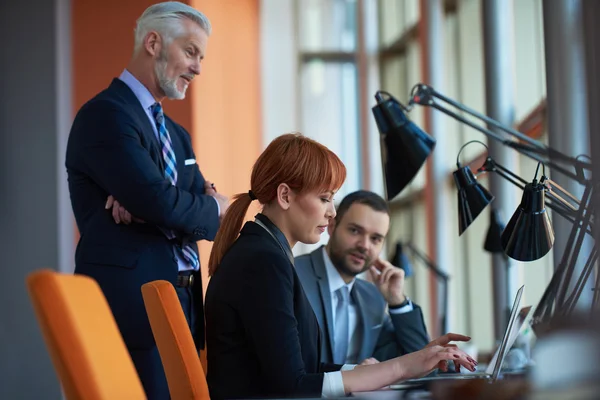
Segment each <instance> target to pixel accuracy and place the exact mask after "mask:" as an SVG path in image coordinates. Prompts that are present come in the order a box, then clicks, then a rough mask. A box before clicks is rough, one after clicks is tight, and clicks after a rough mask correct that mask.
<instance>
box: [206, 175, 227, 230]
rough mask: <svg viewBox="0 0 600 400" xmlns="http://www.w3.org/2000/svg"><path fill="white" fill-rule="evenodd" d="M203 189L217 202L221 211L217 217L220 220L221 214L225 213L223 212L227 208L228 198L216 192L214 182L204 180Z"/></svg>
mask: <svg viewBox="0 0 600 400" xmlns="http://www.w3.org/2000/svg"><path fill="white" fill-rule="evenodd" d="M204 190H205V193H206V194H207V195H209V196H212V197H214V198H215V199H216V200H217V202H218V203H219V208H220V211H221V213H220V214H219V219H221V220H222V219H223V216H224V215H225V212H226V211H227V209H228V208H229V198H228V197H227V196H223V195H222V194H220V193H217V188H216V187H215V184H214V183H212V182H210V181H206V182H204Z"/></svg>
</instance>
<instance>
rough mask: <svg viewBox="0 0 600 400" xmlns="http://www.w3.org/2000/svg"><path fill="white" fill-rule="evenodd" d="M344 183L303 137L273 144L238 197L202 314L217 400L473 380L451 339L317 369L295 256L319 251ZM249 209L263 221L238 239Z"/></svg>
mask: <svg viewBox="0 0 600 400" xmlns="http://www.w3.org/2000/svg"><path fill="white" fill-rule="evenodd" d="M345 178H346V168H345V166H344V164H343V163H342V162H341V161H340V159H339V158H338V157H337V156H336V155H335V154H334V153H333V152H332V151H330V150H329V149H327V148H326V147H325V146H323V145H321V144H319V143H317V142H315V141H314V140H311V139H309V138H306V137H304V136H302V135H299V134H287V135H283V136H280V137H278V138H276V139H275V140H273V142H271V144H270V145H269V146H268V147H267V148H266V149H265V151H264V152H263V153H262V154H261V156H260V157H259V158H258V160H257V161H256V163H255V164H254V167H253V169H252V176H251V184H250V187H251V190H250V191H249V192H247V193H243V194H238V195H237V196H235V200H234V201H233V203H232V204H231V206H230V207H229V209H228V211H227V213H226V215H225V218H224V220H223V222H222V224H221V228H220V230H219V232H218V233H217V237H216V238H215V243H214V246H213V251H212V253H211V255H210V261H209V267H208V268H209V273H210V274H211V275H212V278H211V280H210V283H209V285H208V291H207V293H206V305H205V309H206V310H205V313H206V332H207V351H208V377H207V378H208V385H209V388H210V394H211V398H212V399H213V400H215V399H223V398H226V399H229V398H251V397H254V398H256V397H260V398H266V397H321V396H324V397H329V396H335V397H337V396H344V395H345V394H347V393H350V392H354V391H366V390H375V389H378V388H381V387H384V386H386V385H389V384H391V383H393V382H396V381H398V380H402V379H408V378H415V377H419V376H423V375H426V374H428V373H429V372H431V371H432V370H434V369H435V368H437V367H441V368H444V367H445V365H446V360H452V361H455V362H457V363H459V364H460V365H463V366H465V367H466V368H468V369H470V370H474V361H473V360H472V359H471V358H470V357H468V356H467V355H466V354H465V353H463V352H461V351H460V350H458V349H457V348H456V347H451V346H448V347H446V346H443V345H444V344H447V343H448V340H447V337H442V338H441V339H438V341H435V342H432V345H430V346H428V347H427V348H425V349H423V350H420V351H417V352H414V353H411V354H408V355H405V356H402V357H398V358H395V359H392V360H389V361H385V362H382V363H379V364H374V365H366V366H361V367H358V368H355V369H353V370H344V371H340V369H341V368H342V366H341V365H326V364H322V363H321V362H320V330H319V326H318V323H317V320H316V318H315V315H314V313H313V310H312V308H311V306H310V303H309V302H308V299H307V298H306V296H305V294H304V291H303V289H302V285H301V283H300V281H299V280H298V276H297V275H296V272H295V270H294V257H293V255H292V248H293V247H294V245H295V244H296V243H297V242H303V243H316V242H318V241H319V238H320V236H321V234H322V233H323V232H324V231H325V229H326V228H327V225H328V223H329V220H330V219H331V218H333V217H335V208H334V205H333V196H334V194H335V192H336V191H337V190H338V189H339V188H340V186H342V183H343V182H344V180H345ZM253 200H258V201H259V202H260V204H262V205H263V210H262V213H260V214H258V215H256V217H255V218H256V219H255V220H254V222H247V223H246V224H245V225H244V227H243V228H242V229H241V231H240V228H241V227H242V222H243V220H244V217H245V214H246V212H247V210H248V207H249V206H250V203H251V202H252V201H253ZM238 235H239V237H238ZM458 336H460V335H458ZM461 338H464V337H459V340H460V339H461ZM452 339H454V340H456V339H455V337H453V338H452ZM438 343H441V344H442V345H438Z"/></svg>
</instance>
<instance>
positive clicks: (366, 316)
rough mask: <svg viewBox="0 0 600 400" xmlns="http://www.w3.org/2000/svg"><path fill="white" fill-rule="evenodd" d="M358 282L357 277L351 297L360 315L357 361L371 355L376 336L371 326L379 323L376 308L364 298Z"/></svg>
mask: <svg viewBox="0 0 600 400" xmlns="http://www.w3.org/2000/svg"><path fill="white" fill-rule="evenodd" d="M360 283H361V282H359V280H358V279H357V280H356V281H355V283H354V288H352V297H353V300H354V304H355V305H356V309H357V311H358V314H359V317H360V323H359V324H358V327H357V329H360V331H361V338H362V340H361V344H360V351H359V355H358V362H361V361H362V360H364V359H365V358H368V357H371V356H372V355H373V351H374V349H375V345H376V341H377V336H376V335H374V332H373V329H372V328H373V327H375V326H377V324H380V323H381V321H378V320H377V314H378V312H377V309H376V308H373V309H372V307H373V305H372V304H369V301H368V300H367V299H366V298H365V294H364V292H363V290H364V288H363V287H362V285H360ZM377 332H379V330H377Z"/></svg>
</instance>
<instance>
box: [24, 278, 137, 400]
mask: <svg viewBox="0 0 600 400" xmlns="http://www.w3.org/2000/svg"><path fill="white" fill-rule="evenodd" d="M27 288H28V290H29V295H30V296H31V299H32V302H33V307H34V309H35V313H36V315H37V318H38V321H39V323H40V326H41V329H42V333H43V335H44V339H45V341H46V345H47V347H48V350H49V352H50V355H51V358H52V361H53V363H54V367H55V368H56V371H57V373H58V377H59V379H60V382H61V384H62V386H63V390H64V392H65V395H66V398H67V399H86V400H87V399H90V400H109V399H110V400H113V399H131V400H137V399H145V398H146V395H145V393H144V389H143V387H142V383H141V381H140V379H139V377H138V375H137V372H136V370H135V367H134V365H133V362H132V361H131V357H130V356H129V353H128V352H127V348H126V347H125V342H124V341H123V338H122V336H121V333H120V332H119V329H118V327H117V324H116V322H115V319H114V317H113V315H112V313H111V311H110V308H109V306H108V303H107V302H106V298H105V297H104V294H103V293H102V291H101V290H100V287H99V286H98V284H97V283H96V281H94V280H93V279H92V278H89V277H86V276H83V275H71V274H61V273H58V272H55V271H51V270H41V271H37V272H34V273H32V274H30V275H29V276H28V277H27Z"/></svg>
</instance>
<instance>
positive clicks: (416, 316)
mask: <svg viewBox="0 0 600 400" xmlns="http://www.w3.org/2000/svg"><path fill="white" fill-rule="evenodd" d="M295 265H296V271H297V273H298V277H299V278H300V281H301V282H302V287H303V288H304V291H305V293H306V297H308V300H309V302H310V304H311V306H312V308H313V310H314V312H315V315H316V316H317V320H318V321H319V326H320V327H321V330H322V332H323V335H324V339H325V340H323V350H322V351H321V362H324V363H331V362H333V350H332V349H333V348H334V344H333V341H334V334H333V317H332V316H333V309H332V305H331V293H330V290H329V279H328V278H327V271H326V269H325V260H324V256H323V247H321V248H318V249H317V250H315V251H313V252H312V253H309V254H305V255H302V256H299V257H296V261H295ZM351 296H353V297H354V300H355V303H356V305H357V310H358V312H359V317H360V319H359V321H362V323H361V324H360V325H359V327H360V329H362V344H361V347H360V353H359V357H358V358H359V359H358V360H357V361H358V362H361V361H362V360H364V359H365V358H369V357H375V358H377V359H378V360H379V361H383V360H388V359H390V358H394V357H397V356H401V355H404V354H407V353H411V352H413V351H417V350H421V349H422V348H423V347H425V345H427V343H429V337H428V335H427V329H426V327H425V322H424V321H423V313H422V312H421V308H420V307H419V306H418V305H416V304H414V303H413V306H414V309H413V311H410V312H407V313H404V314H389V313H388V312H387V311H386V302H385V300H384V298H383V296H382V295H381V293H380V292H379V290H378V289H377V287H375V285H373V284H372V283H371V282H367V281H365V280H363V279H356V281H355V283H354V286H353V288H352V293H351Z"/></svg>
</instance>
